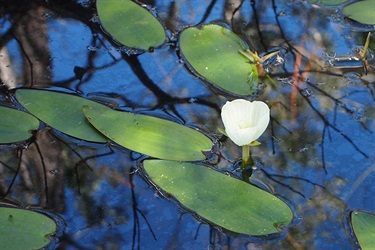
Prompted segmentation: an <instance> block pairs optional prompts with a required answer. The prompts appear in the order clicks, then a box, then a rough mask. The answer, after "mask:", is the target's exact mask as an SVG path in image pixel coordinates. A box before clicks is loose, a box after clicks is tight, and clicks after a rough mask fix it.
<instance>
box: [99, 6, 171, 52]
mask: <svg viewBox="0 0 375 250" xmlns="http://www.w3.org/2000/svg"><path fill="white" fill-rule="evenodd" d="M96 7H97V10H98V15H99V19H100V21H101V23H102V25H103V27H104V29H105V30H106V31H108V33H109V34H110V35H111V36H113V37H114V38H115V39H116V40H117V41H119V42H120V43H122V44H124V45H125V46H128V47H131V48H137V49H143V50H148V49H150V48H151V47H157V46H160V45H161V44H162V43H164V41H165V38H166V34H165V30H164V28H163V26H162V25H161V24H160V22H159V21H158V20H157V19H156V18H155V17H154V16H153V15H151V13H150V12H148V11H147V10H146V9H144V8H143V7H141V6H139V5H138V4H136V3H134V2H132V1H130V0H116V1H108V0H97V1H96Z"/></svg>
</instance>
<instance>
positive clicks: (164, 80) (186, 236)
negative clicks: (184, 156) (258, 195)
mask: <svg viewBox="0 0 375 250" xmlns="http://www.w3.org/2000/svg"><path fill="white" fill-rule="evenodd" d="M147 4H149V6H150V7H152V8H154V9H155V11H156V13H157V15H158V16H159V18H160V19H161V20H162V22H163V24H164V25H165V27H166V28H167V29H168V30H169V40H168V42H167V43H166V44H165V45H163V46H162V47H161V48H158V49H155V51H153V52H147V53H143V54H139V55H134V54H133V55H132V54H130V53H127V52H128V51H127V50H126V49H125V48H123V47H121V46H119V45H118V44H116V43H115V42H114V41H113V40H111V38H110V37H108V35H107V34H105V33H104V32H103V31H102V29H101V28H100V25H99V23H98V18H97V16H96V13H95V4H94V2H93V1H86V2H85V1H2V3H1V5H0V81H1V88H0V104H3V105H14V104H13V103H12V100H13V99H12V91H9V90H11V89H14V88H19V87H23V86H26V87H32V88H50V89H58V90H62V91H64V90H65V91H72V90H73V91H75V92H77V93H78V94H80V95H82V96H84V97H86V98H89V99H92V100H95V101H98V102H103V103H111V105H113V107H114V108H116V109H121V110H131V111H135V112H149V113H150V112H151V113H152V114H155V115H157V116H160V117H163V118H167V119H170V120H174V121H177V122H180V123H184V124H186V125H188V126H194V127H197V128H200V129H203V130H204V131H207V132H208V133H211V134H212V136H214V137H216V138H218V139H220V142H221V147H220V149H219V150H218V151H217V152H216V153H215V155H214V156H213V157H212V158H211V159H210V161H211V162H212V163H213V164H214V165H215V166H216V167H217V168H218V169H220V171H228V172H231V173H234V174H235V175H236V174H238V175H240V173H237V172H238V171H236V169H234V167H233V166H234V163H235V162H236V161H237V160H238V159H239V158H240V153H241V150H240V148H238V147H237V146H235V145H234V144H233V143H232V142H230V141H229V140H227V139H225V138H221V137H220V135H219V134H218V132H217V128H218V127H223V125H222V123H221V119H220V108H221V106H222V105H223V104H224V103H225V102H226V101H227V100H229V99H233V96H230V95H227V94H225V93H220V92H219V91H217V90H215V89H213V88H212V87H211V86H209V85H207V84H205V83H204V82H202V81H201V80H200V79H198V78H197V77H195V76H194V75H192V74H191V73H190V71H189V70H188V69H187V68H186V67H185V65H184V63H183V61H182V59H181V57H180V54H179V51H178V46H177V45H178V41H177V40H178V33H179V32H180V31H181V30H182V29H183V28H184V27H187V26H190V25H196V24H200V23H209V22H213V21H220V22H224V23H227V24H228V25H230V27H231V28H232V30H233V31H234V32H236V33H237V34H239V35H240V36H241V37H242V38H243V39H245V40H246V41H247V42H248V44H249V46H250V47H251V49H252V50H256V51H258V52H259V53H266V52H269V51H272V50H274V49H275V48H277V49H282V51H283V53H282V56H281V57H280V58H277V60H276V59H275V60H273V61H270V62H268V64H267V65H266V66H265V70H266V71H267V72H268V73H269V74H270V75H271V77H272V78H273V79H274V80H275V81H276V84H275V85H274V86H271V85H269V84H267V83H263V84H260V86H259V90H258V91H259V94H258V95H257V96H256V99H257V100H262V101H265V102H267V103H268V105H269V106H270V107H271V123H270V126H269V127H268V129H267V131H266V133H265V134H264V135H263V136H262V137H261V138H260V140H261V142H262V144H261V146H259V147H257V148H255V149H254V151H253V152H252V153H253V155H254V156H255V159H256V161H257V163H258V168H257V169H255V170H254V171H253V174H252V176H251V178H250V181H251V182H253V183H254V184H256V185H258V186H259V187H261V188H263V189H267V190H269V191H271V192H273V193H274V194H276V195H278V196H281V197H284V198H285V199H286V200H288V201H290V203H292V204H294V206H295V209H296V211H297V214H298V218H296V223H295V225H293V226H291V227H290V228H289V230H288V233H287V234H283V235H281V236H280V237H278V238H276V239H275V238H272V239H269V238H265V239H262V238H260V239H259V238H252V237H249V236H245V235H234V234H230V233H226V232H223V231H221V230H219V229H218V228H216V227H214V226H212V225H209V224H207V223H205V222H203V223H202V222H200V221H199V220H197V217H196V215H194V214H192V213H190V212H188V211H186V210H184V209H183V208H181V207H179V206H178V204H176V202H173V200H171V198H170V197H163V195H162V193H160V192H158V191H155V189H154V187H152V186H151V185H149V183H148V182H147V181H145V179H144V178H145V177H144V176H143V175H142V174H140V173H139V172H140V171H139V167H138V165H137V161H138V160H140V159H142V158H143V157H144V156H142V155H139V154H137V153H134V152H131V151H129V150H126V149H123V148H118V147H117V146H115V145H111V144H109V145H98V144H87V143H86V142H81V141H78V140H76V139H74V138H69V137H67V136H65V135H63V134H61V133H59V132H57V131H53V130H52V129H50V128H48V127H46V128H43V129H41V130H39V131H38V132H37V133H36V134H35V138H34V141H33V142H34V143H31V142H30V143H29V144H28V143H26V144H22V145H8V146H1V147H0V197H2V198H6V199H11V200H16V201H19V202H22V204H24V205H25V206H26V205H31V206H35V207H42V208H45V209H47V210H48V211H51V212H55V213H57V214H59V215H60V216H61V217H62V218H63V219H64V220H65V223H66V226H65V229H64V235H63V236H62V237H61V238H60V239H59V241H60V242H59V248H61V249H65V248H66V249H92V248H94V247H95V248H104V249H120V248H122V249H130V248H133V249H206V248H208V249H221V248H223V249H229V248H231V249H275V248H278V249H280V248H282V249H357V246H356V245H355V242H354V241H353V239H352V238H351V237H350V235H348V233H347V232H346V231H345V228H346V227H347V225H346V224H347V221H345V213H346V211H347V210H349V209H364V210H370V211H374V209H375V201H374V199H373V194H374V193H375V188H374V185H372V182H371V181H372V180H373V179H374V177H375V173H374V159H375V156H374V146H375V140H374V139H375V137H374V128H375V126H374V114H375V112H374V111H375V110H374V100H375V98H374V93H375V88H374V81H375V73H374V70H373V66H374V60H373V54H371V53H370V55H369V56H368V58H369V64H370V65H369V68H367V72H365V71H364V69H363V67H357V65H354V66H353V65H349V67H345V66H346V65H343V66H344V67H341V66H342V65H340V67H337V65H334V66H332V63H330V62H332V60H333V61H334V60H335V59H336V58H339V57H344V56H353V53H355V51H356V50H358V49H359V48H360V46H363V44H364V41H365V39H366V36H367V31H368V29H360V28H358V26H356V27H355V28H353V25H352V24H351V23H350V21H348V20H346V19H344V18H343V17H342V16H340V14H338V13H337V12H335V11H334V10H332V9H327V8H322V7H319V6H313V5H311V4H308V3H304V2H299V1H295V2H294V3H291V2H290V1H274V0H273V1H236V0H235V1H215V0H214V1H148V2H147ZM372 40H373V41H374V40H375V39H374V38H373V39H372ZM370 48H371V49H374V42H371V44H370ZM21 149H22V150H21ZM171 201H172V202H171Z"/></svg>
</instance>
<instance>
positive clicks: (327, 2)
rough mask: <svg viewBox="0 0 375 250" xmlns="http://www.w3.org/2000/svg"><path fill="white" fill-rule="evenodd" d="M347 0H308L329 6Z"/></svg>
mask: <svg viewBox="0 0 375 250" xmlns="http://www.w3.org/2000/svg"><path fill="white" fill-rule="evenodd" d="M347 1H348V0H314V1H312V0H311V1H310V2H311V3H321V4H324V5H329V6H336V5H340V4H343V3H345V2H347Z"/></svg>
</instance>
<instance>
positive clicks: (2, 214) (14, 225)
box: [0, 207, 57, 250]
mask: <svg viewBox="0 0 375 250" xmlns="http://www.w3.org/2000/svg"><path fill="white" fill-rule="evenodd" d="M56 230H57V226H56V223H55V222H54V220H52V219H51V218H49V217H48V216H46V215H43V214H41V213H37V212H34V211H31V210H26V209H18V208H10V207H0V249H2V250H7V249H9V250H11V249H40V248H42V247H44V246H46V245H48V244H49V243H50V239H49V236H50V235H52V234H53V233H55V232H56Z"/></svg>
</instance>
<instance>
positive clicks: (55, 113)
mask: <svg viewBox="0 0 375 250" xmlns="http://www.w3.org/2000/svg"><path fill="white" fill-rule="evenodd" d="M16 99H17V101H19V102H20V103H21V105H22V106H23V107H25V109H27V110H28V111H29V112H30V113H31V114H33V115H34V116H36V117H37V118H39V119H40V120H42V121H43V122H45V123H47V124H48V125H50V126H51V127H52V128H54V129H57V130H60V131H61V132H63V133H65V134H67V135H70V136H73V137H76V138H79V139H82V140H86V141H92V142H99V143H105V142H107V141H108V139H107V138H106V137H105V136H103V135H102V134H101V133H99V132H98V131H97V130H96V129H95V128H94V127H92V126H91V124H90V123H89V122H88V121H87V120H86V117H85V116H84V115H83V113H82V107H83V105H90V106H93V107H96V106H98V107H102V106H103V105H101V104H99V103H96V102H93V101H90V100H87V99H84V98H82V97H79V96H75V95H70V94H64V93H59V92H53V91H45V90H34V89H18V90H17V91H16Z"/></svg>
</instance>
